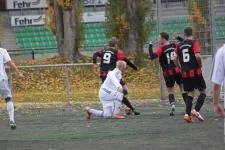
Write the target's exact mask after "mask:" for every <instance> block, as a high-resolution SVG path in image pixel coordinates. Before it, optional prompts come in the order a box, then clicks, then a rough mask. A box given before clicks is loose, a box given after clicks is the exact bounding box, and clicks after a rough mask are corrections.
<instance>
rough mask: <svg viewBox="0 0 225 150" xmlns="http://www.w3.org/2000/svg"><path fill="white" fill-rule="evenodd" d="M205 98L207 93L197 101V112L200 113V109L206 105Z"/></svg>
mask: <svg viewBox="0 0 225 150" xmlns="http://www.w3.org/2000/svg"><path fill="white" fill-rule="evenodd" d="M205 98H206V94H205V93H201V94H200V95H199V97H198V99H197V103H196V105H195V110H196V111H197V112H199V111H200V109H201V108H202V105H203V104H204V101H205Z"/></svg>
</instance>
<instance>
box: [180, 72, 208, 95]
mask: <svg viewBox="0 0 225 150" xmlns="http://www.w3.org/2000/svg"><path fill="white" fill-rule="evenodd" d="M183 84H184V91H186V92H192V91H194V90H195V89H197V90H199V91H203V90H205V89H206V84H205V80H204V78H203V76H197V77H189V78H183Z"/></svg>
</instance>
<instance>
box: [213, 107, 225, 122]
mask: <svg viewBox="0 0 225 150" xmlns="http://www.w3.org/2000/svg"><path fill="white" fill-rule="evenodd" d="M214 111H215V113H216V115H218V116H219V117H222V118H224V116H225V114H224V110H223V107H222V106H221V105H220V104H219V103H218V104H214Z"/></svg>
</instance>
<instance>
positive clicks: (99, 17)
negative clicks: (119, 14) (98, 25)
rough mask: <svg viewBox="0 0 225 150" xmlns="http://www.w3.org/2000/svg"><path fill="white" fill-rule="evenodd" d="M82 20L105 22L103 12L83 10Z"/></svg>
mask: <svg viewBox="0 0 225 150" xmlns="http://www.w3.org/2000/svg"><path fill="white" fill-rule="evenodd" d="M83 22H105V12H103V11H100V12H85V13H83Z"/></svg>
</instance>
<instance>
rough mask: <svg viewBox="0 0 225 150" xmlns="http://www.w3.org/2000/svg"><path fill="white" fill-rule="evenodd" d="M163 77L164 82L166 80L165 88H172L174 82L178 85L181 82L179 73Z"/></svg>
mask: <svg viewBox="0 0 225 150" xmlns="http://www.w3.org/2000/svg"><path fill="white" fill-rule="evenodd" d="M164 79H165V82H166V87H167V88H172V87H174V85H175V82H176V83H177V84H178V85H180V84H182V76H181V74H179V73H178V74H175V75H172V76H167V77H164Z"/></svg>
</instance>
